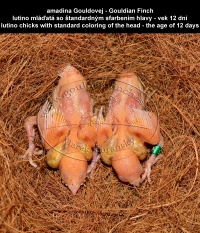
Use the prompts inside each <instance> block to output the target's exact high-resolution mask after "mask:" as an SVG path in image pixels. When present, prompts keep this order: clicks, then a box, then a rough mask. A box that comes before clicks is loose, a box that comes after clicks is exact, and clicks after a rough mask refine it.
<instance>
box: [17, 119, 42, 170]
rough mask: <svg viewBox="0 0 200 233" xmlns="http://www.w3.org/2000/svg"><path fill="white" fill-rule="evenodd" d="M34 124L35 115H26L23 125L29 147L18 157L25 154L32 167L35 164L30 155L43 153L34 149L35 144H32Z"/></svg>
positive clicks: (23, 156)
mask: <svg viewBox="0 0 200 233" xmlns="http://www.w3.org/2000/svg"><path fill="white" fill-rule="evenodd" d="M34 125H37V117H36V116H31V117H28V118H27V119H26V120H25V127H26V131H27V134H28V142H29V147H28V149H27V151H26V153H25V154H24V155H22V156H20V157H21V158H26V156H28V159H29V163H30V164H31V165H32V166H33V167H35V168H36V167H37V164H36V163H34V162H33V159H32V156H33V154H35V155H41V154H42V153H43V151H42V150H39V151H36V150H35V144H34V137H35V130H34Z"/></svg>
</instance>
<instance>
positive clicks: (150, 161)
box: [140, 136, 164, 183]
mask: <svg viewBox="0 0 200 233" xmlns="http://www.w3.org/2000/svg"><path fill="white" fill-rule="evenodd" d="M158 145H159V146H160V147H161V148H162V147H163V145H164V140H163V137H162V136H161V139H160V142H159V144H158ZM162 156H163V155H162V154H159V155H158V156H156V155H155V154H151V156H150V157H149V159H148V160H147V162H146V167H145V169H144V173H143V175H142V178H141V181H140V183H142V182H143V181H144V180H145V178H146V177H147V180H148V182H149V183H150V182H151V178H150V174H151V166H152V165H154V164H155V163H156V162H157V161H158V160H159V159H160V158H162Z"/></svg>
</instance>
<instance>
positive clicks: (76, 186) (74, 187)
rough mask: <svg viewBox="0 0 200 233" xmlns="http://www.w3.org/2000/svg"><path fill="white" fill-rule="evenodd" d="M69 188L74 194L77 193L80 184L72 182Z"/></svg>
mask: <svg viewBox="0 0 200 233" xmlns="http://www.w3.org/2000/svg"><path fill="white" fill-rule="evenodd" d="M68 188H69V189H70V191H71V192H72V194H73V195H75V194H76V193H77V191H78V190H79V188H80V185H79V184H70V185H68Z"/></svg>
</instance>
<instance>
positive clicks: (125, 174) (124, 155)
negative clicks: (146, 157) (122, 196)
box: [112, 148, 143, 186]
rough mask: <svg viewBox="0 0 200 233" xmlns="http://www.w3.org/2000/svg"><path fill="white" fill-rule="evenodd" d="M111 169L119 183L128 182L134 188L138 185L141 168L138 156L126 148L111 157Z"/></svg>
mask: <svg viewBox="0 0 200 233" xmlns="http://www.w3.org/2000/svg"><path fill="white" fill-rule="evenodd" d="M112 167H113V168H114V170H115V172H116V173H117V175H118V178H119V179H120V180H121V181H123V182H129V183H130V184H133V185H136V186H138V185H139V184H140V181H141V177H140V176H141V174H142V172H143V167H142V165H141V163H140V161H139V159H138V156H137V155H136V154H135V153H133V152H132V151H131V150H129V149H128V148H127V149H123V150H120V151H117V152H116V153H115V154H114V155H113V157H112Z"/></svg>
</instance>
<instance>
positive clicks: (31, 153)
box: [20, 147, 43, 168]
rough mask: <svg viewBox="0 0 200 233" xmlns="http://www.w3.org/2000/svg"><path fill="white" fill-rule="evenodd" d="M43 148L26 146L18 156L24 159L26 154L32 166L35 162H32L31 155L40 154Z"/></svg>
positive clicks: (35, 165) (34, 165)
mask: <svg viewBox="0 0 200 233" xmlns="http://www.w3.org/2000/svg"><path fill="white" fill-rule="evenodd" d="M42 153H43V150H35V148H34V147H33V148H28V149H27V151H26V152H25V154H24V155H21V156H20V158H22V159H25V158H26V157H27V156H28V159H29V163H30V165H31V166H33V167H35V168H36V167H37V164H36V163H34V162H33V159H32V156H33V154H34V155H41V154H42Z"/></svg>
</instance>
